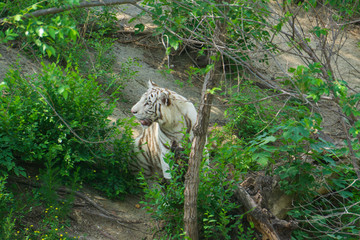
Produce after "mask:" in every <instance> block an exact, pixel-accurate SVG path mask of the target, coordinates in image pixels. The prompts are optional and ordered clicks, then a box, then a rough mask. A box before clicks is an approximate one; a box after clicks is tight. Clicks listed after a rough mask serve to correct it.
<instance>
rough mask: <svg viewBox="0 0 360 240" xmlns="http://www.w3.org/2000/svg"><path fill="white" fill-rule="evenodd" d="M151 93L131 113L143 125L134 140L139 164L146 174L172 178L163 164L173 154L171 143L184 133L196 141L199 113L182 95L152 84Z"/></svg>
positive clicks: (166, 165)
mask: <svg viewBox="0 0 360 240" xmlns="http://www.w3.org/2000/svg"><path fill="white" fill-rule="evenodd" d="M148 87H149V88H148V90H147V91H146V92H145V93H144V94H143V95H142V97H141V98H140V101H139V102H137V103H136V104H135V105H134V106H133V107H132V108H131V112H132V113H133V114H134V115H135V117H136V118H137V119H138V120H139V121H140V123H141V125H142V126H143V132H142V134H140V136H139V137H138V138H136V140H135V148H136V152H137V159H136V160H137V161H136V165H137V167H138V168H139V167H140V168H143V169H144V174H145V175H148V176H149V175H153V174H154V173H155V172H157V173H159V175H160V176H163V177H164V178H165V179H170V178H171V174H170V173H169V169H170V167H169V164H167V163H166V162H165V161H164V157H165V155H166V154H167V153H168V152H169V151H170V147H169V146H170V144H171V143H172V142H173V141H175V142H177V143H180V142H181V139H182V138H183V136H184V134H183V131H184V129H186V132H187V133H189V135H190V141H192V139H193V131H192V128H193V126H194V124H195V122H196V118H197V112H196V109H195V107H194V105H193V104H192V103H191V102H190V101H188V100H187V99H186V98H184V97H183V96H181V95H179V94H177V93H176V92H173V91H170V90H168V89H166V88H161V87H159V86H158V85H156V84H155V83H154V82H152V81H149V83H148Z"/></svg>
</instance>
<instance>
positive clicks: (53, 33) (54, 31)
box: [48, 28, 56, 40]
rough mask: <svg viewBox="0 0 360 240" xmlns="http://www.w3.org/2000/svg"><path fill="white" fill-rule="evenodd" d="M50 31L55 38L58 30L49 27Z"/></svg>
mask: <svg viewBox="0 0 360 240" xmlns="http://www.w3.org/2000/svg"><path fill="white" fill-rule="evenodd" d="M48 33H49V35H50V37H51V38H52V39H54V40H55V37H56V30H55V29H53V28H49V29H48Z"/></svg>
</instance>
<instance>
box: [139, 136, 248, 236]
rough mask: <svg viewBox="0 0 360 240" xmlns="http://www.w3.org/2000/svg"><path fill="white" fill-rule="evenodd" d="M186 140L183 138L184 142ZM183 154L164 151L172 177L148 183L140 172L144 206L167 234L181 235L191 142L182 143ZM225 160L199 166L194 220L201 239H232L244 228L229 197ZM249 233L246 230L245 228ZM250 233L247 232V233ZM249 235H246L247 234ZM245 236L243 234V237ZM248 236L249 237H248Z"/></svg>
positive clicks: (231, 188) (230, 186)
mask: <svg viewBox="0 0 360 240" xmlns="http://www.w3.org/2000/svg"><path fill="white" fill-rule="evenodd" d="M185 142H186V140H185V141H184V143H185ZM184 145H185V150H184V151H183V152H182V154H181V155H182V156H183V158H181V159H179V158H178V157H176V158H175V156H174V153H169V154H168V155H167V158H166V161H168V163H169V165H170V171H171V175H172V179H170V180H169V181H168V182H166V183H163V182H162V181H161V179H158V180H156V181H155V183H154V184H149V180H146V179H145V178H144V177H143V176H142V175H140V180H141V181H142V186H143V188H144V192H145V197H146V201H144V202H143V204H144V205H145V206H146V209H147V210H148V211H149V212H150V213H152V214H153V217H154V218H156V219H158V220H166V222H167V225H166V226H165V229H164V231H165V233H166V236H167V238H171V239H182V238H183V228H182V226H183V208H184V189H185V186H184V177H185V173H186V171H187V160H186V156H188V154H189V153H190V147H191V144H184ZM226 164H227V163H226V162H218V163H216V164H215V166H214V167H213V168H212V169H210V168H208V167H207V166H206V165H203V166H202V170H201V173H200V178H201V180H200V185H199V194H198V202H199V203H201V204H198V223H199V225H200V226H201V237H202V238H204V239H218V238H221V239H232V237H233V236H237V234H239V233H240V232H244V231H245V228H244V227H243V225H242V216H241V215H239V214H238V212H237V209H238V208H239V205H238V204H237V203H234V202H233V201H232V196H233V190H234V189H233V188H234V182H233V181H234V180H229V179H227V173H228V168H227V165H226ZM247 233H249V232H247ZM250 234H251V233H250ZM249 236H250V235H249ZM244 239H245V238H244ZM249 239H251V238H249Z"/></svg>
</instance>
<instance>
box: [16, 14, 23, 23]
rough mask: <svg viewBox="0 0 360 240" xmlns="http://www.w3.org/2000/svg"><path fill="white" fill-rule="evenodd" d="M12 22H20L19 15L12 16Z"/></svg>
mask: <svg viewBox="0 0 360 240" xmlns="http://www.w3.org/2000/svg"><path fill="white" fill-rule="evenodd" d="M14 20H15V21H16V22H18V21H20V20H21V15H20V14H17V15H15V16H14Z"/></svg>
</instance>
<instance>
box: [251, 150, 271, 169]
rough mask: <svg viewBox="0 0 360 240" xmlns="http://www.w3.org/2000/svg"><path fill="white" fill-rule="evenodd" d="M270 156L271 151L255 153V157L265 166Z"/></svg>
mask: <svg viewBox="0 0 360 240" xmlns="http://www.w3.org/2000/svg"><path fill="white" fill-rule="evenodd" d="M269 157H270V153H268V152H261V153H255V154H254V155H253V159H254V160H255V161H256V162H257V163H259V164H260V165H261V166H263V167H265V166H266V165H267V164H268V162H269Z"/></svg>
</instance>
